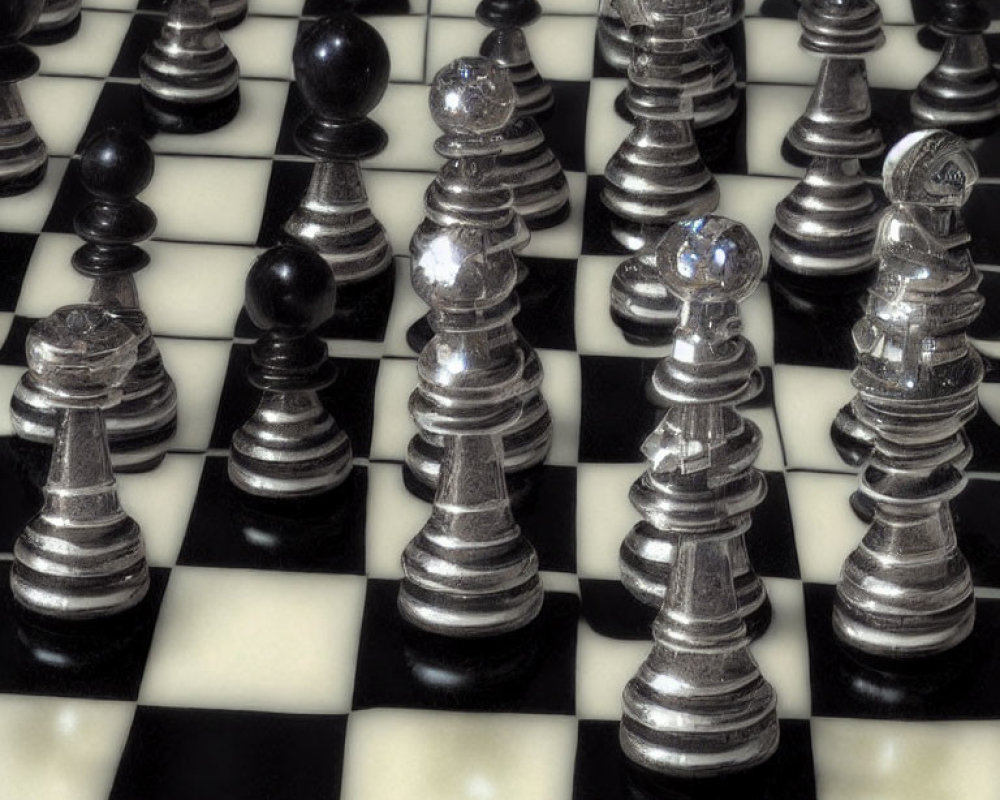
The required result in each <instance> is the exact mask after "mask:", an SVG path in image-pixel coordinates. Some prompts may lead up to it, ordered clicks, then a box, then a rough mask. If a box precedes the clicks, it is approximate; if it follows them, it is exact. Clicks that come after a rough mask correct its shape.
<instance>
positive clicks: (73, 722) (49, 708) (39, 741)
mask: <svg viewBox="0 0 1000 800" xmlns="http://www.w3.org/2000/svg"><path fill="white" fill-rule="evenodd" d="M133 708H134V707H133V704H132V703H117V702H108V701H103V700H76V699H71V698H61V697H60V698H57V697H24V696H19V695H6V696H2V695H0V742H3V743H4V746H3V747H0V774H2V775H3V783H2V786H0V794H2V796H3V797H6V798H11V800H14V799H15V798H29V797H30V798H31V800H104V798H106V797H107V796H108V793H109V792H110V791H111V784H112V781H114V778H115V770H116V768H117V766H118V760H119V758H120V756H121V752H122V749H123V748H124V746H125V738H126V737H127V735H128V730H129V726H130V725H131V724H132V713H133Z"/></svg>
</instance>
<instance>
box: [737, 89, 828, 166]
mask: <svg viewBox="0 0 1000 800" xmlns="http://www.w3.org/2000/svg"><path fill="white" fill-rule="evenodd" d="M746 91H747V108H748V109H749V113H748V114H747V170H748V171H749V172H750V173H751V174H754V175H787V176H789V177H793V178H796V179H799V178H801V177H802V174H803V170H802V169H801V168H799V167H796V166H794V165H792V164H789V163H788V162H787V161H785V159H784V158H783V157H782V155H781V144H782V142H783V141H784V139H785V135H786V134H787V133H788V129H789V128H791V127H792V124H793V123H794V122H795V120H797V119H798V118H799V116H800V115H801V114H802V112H803V111H805V107H806V104H807V103H808V102H809V96H810V94H812V90H811V89H809V88H807V87H804V86H803V87H798V86H758V85H750V86H747V87H746Z"/></svg>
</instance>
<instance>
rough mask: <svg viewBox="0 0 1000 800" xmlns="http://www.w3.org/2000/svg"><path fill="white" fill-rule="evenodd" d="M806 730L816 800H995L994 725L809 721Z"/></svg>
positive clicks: (998, 766)
mask: <svg viewBox="0 0 1000 800" xmlns="http://www.w3.org/2000/svg"><path fill="white" fill-rule="evenodd" d="M811 729H812V752H813V763H814V765H815V769H816V796H817V798H818V799H819V800H857V799H858V798H860V797H870V798H878V800H940V798H944V797H955V798H959V797H960V798H962V800H996V797H997V787H998V786H1000V761H998V760H997V753H1000V726H998V725H997V723H996V722H994V721H988V722H987V721H982V722H966V721H962V722H900V721H896V720H862V719H814V720H812V724H811ZM848 765H849V767H848Z"/></svg>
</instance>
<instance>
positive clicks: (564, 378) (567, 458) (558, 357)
mask: <svg viewBox="0 0 1000 800" xmlns="http://www.w3.org/2000/svg"><path fill="white" fill-rule="evenodd" d="M537 353H538V357H539V358H540V359H541V362H542V369H543V370H545V378H544V381H543V383H542V394H543V395H544V397H545V400H546V402H547V403H548V405H549V413H550V414H551V415H552V449H551V450H549V455H548V458H547V459H546V463H548V464H562V465H565V466H574V465H576V464H577V463H578V462H579V460H580V454H579V444H580V391H581V389H580V386H581V378H580V358H579V356H577V354H576V353H575V352H571V351H566V350H538V351H537Z"/></svg>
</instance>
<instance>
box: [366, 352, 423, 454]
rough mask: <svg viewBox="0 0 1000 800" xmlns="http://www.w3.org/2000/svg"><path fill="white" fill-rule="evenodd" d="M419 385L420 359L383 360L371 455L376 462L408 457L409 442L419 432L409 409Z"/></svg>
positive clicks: (376, 400) (378, 384) (379, 378)
mask: <svg viewBox="0 0 1000 800" xmlns="http://www.w3.org/2000/svg"><path fill="white" fill-rule="evenodd" d="M416 386H417V362H416V360H413V359H400V358H385V359H382V362H381V363H380V364H379V368H378V381H377V382H376V384H375V403H374V420H375V421H374V423H373V425H372V445H371V454H370V455H371V459H372V460H373V461H402V460H403V459H404V458H405V456H406V445H407V443H408V442H409V441H410V438H411V437H412V436H413V435H414V434H415V433H416V432H417V426H416V425H415V424H414V422H413V420H412V419H411V417H410V412H409V411H408V409H407V402H408V400H409V398H410V393H411V392H412V391H413V390H414V389H415V388H416Z"/></svg>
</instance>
